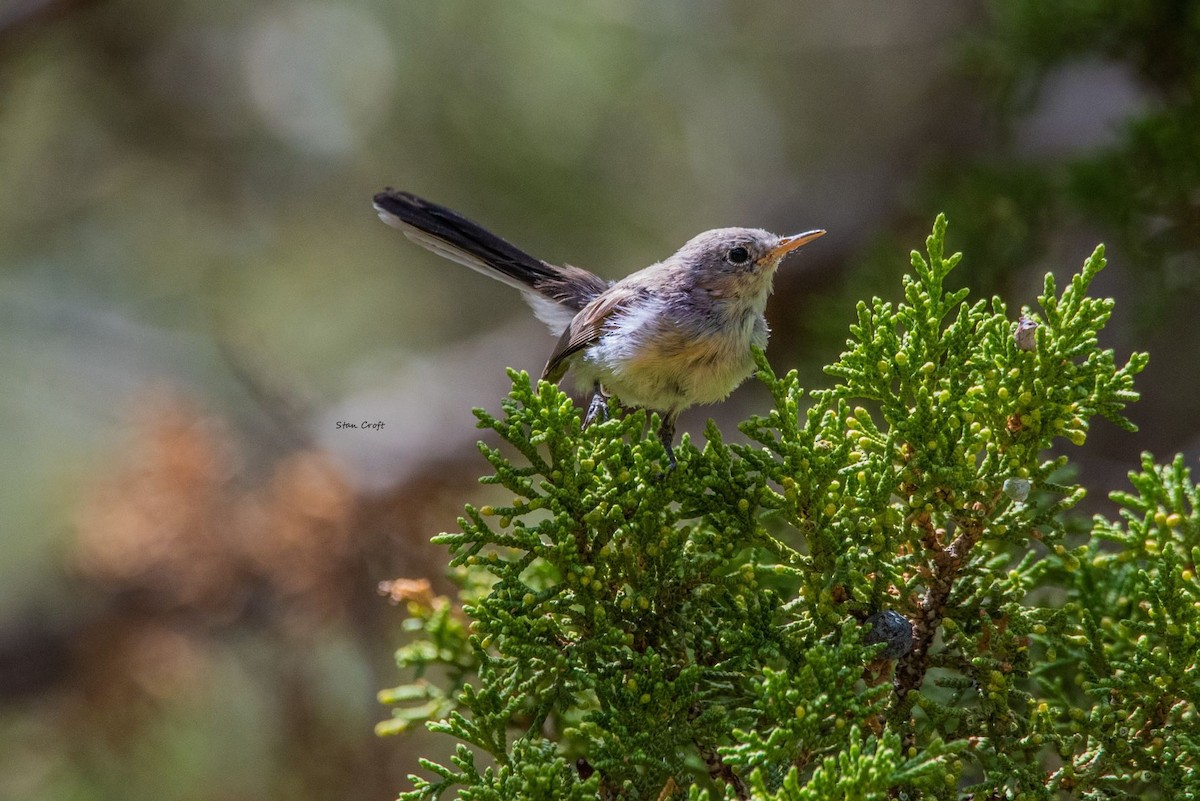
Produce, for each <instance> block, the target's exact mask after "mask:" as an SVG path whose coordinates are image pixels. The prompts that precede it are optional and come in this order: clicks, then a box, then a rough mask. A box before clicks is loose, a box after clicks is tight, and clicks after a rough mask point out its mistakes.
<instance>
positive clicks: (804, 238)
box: [767, 228, 825, 260]
mask: <svg viewBox="0 0 1200 801" xmlns="http://www.w3.org/2000/svg"><path fill="white" fill-rule="evenodd" d="M821 236H825V231H823V230H822V229H820V228H818V229H817V230H815V231H805V232H804V233H802V234H796V235H795V236H785V237H784V238H783V239H780V240H779V244H778V245H776V246H775V247H774V248H772V249H771V251H770V252H769V253H767V258H769V259H771V260H774V259H782V258H783V257H784V256H786V255H787V254H789V253H791V252H792V251H793V250H795V249H796V248H798V247H800V246H801V245H807V244H808V243H809V242H811V241H813V240H814V239H816V238H817V237H821Z"/></svg>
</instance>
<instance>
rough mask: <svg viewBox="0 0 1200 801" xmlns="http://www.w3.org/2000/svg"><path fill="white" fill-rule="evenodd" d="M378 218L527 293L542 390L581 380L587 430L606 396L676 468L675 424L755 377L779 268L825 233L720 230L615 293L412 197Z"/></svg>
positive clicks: (398, 195)
mask: <svg viewBox="0 0 1200 801" xmlns="http://www.w3.org/2000/svg"><path fill="white" fill-rule="evenodd" d="M375 210H376V211H377V212H379V218H380V219H381V220H383V221H384V222H385V223H387V224H388V225H391V226H393V227H395V228H399V229H400V230H401V231H403V232H404V235H405V236H407V237H408V238H409V239H411V240H412V241H414V242H416V243H417V244H418V245H422V246H424V247H426V248H428V249H429V250H432V251H433V252H434V253H436V254H438V255H439V256H443V257H445V258H447V259H450V260H451V261H456V262H458V263H459V264H463V265H466V266H467V267H470V268H471V269H473V270H477V271H479V272H481V273H483V274H484V275H487V276H490V277H492V278H495V279H497V280H499V281H503V282H504V283H506V284H508V285H509V286H512V287H515V288H516V289H519V290H521V294H522V295H524V296H525V300H527V301H528V302H529V305H530V306H532V307H533V311H534V313H535V314H536V315H537V316H538V319H540V320H541V321H542V322H544V323H546V325H548V326H550V330H551V332H552V333H553V334H554V335H555V336H557V337H558V344H557V345H556V346H555V347H554V351H553V352H552V353H551V354H550V359H549V360H548V361H547V362H546V367H545V369H544V370H542V378H544V379H546V380H548V381H555V382H557V381H560V380H561V379H562V377H563V375H564V374H565V373H566V372H567V369H568V368H574V371H575V375H576V377H577V379H578V382H579V385H580V387H581V388H590V389H591V390H592V393H593V394H592V402H591V404H590V405H589V407H588V413H587V417H586V418H585V420H584V425H587V424H588V423H590V422H591V421H592V420H593V419H595V418H596V417H597V416H603V415H604V414H605V413H606V410H607V405H606V403H605V401H606V399H607V397H608V396H609V395H616V396H617V397H618V398H619V399H620V400H621V402H622V403H624V404H625V405H626V406H640V407H643V408H646V409H649V410H652V411H656V412H659V414H660V417H661V421H662V422H661V426H660V428H659V431H658V435H659V438H660V439H661V440H662V444H663V447H665V448H666V451H667V459H668V462H669V464H670V467H671V468H674V467H675V451H674V449H673V447H672V445H673V443H674V440H675V419H676V418H677V417H678V416H679V413H680V412H681V411H683V410H684V409H686V408H688V407H689V406H694V405H696V404H699V403H716V402H717V401H720V400H724V399H725V398H726V397H727V396H728V395H729V393H730V392H732V391H733V390H734V389H735V388H736V387H737V386H738V385H739V384H741V383H742V382H743V381H745V380H746V378H747V377H748V376H749V375H750V374H751V373H752V372H754V358H753V356H752V354H751V346H753V345H757V346H759V347H765V346H766V344H767V334H768V328H767V321H766V319H765V318H764V317H763V310H764V309H765V308H766V305H767V296H768V295H770V294H771V282H772V279H773V278H774V276H775V268H776V267H778V266H779V263H780V262H781V261H782V260H783V258H784V257H785V256H787V255H788V254H789V253H791V252H792V251H793V250H795V249H796V248H798V247H800V246H801V245H804V244H806V243H808V242H811V241H813V240H814V239H816V238H817V237H819V236H822V235H823V234H824V233H825V232H824V231H822V230H816V231H807V232H805V233H803V234H796V235H795V236H776V235H775V234H772V233H768V232H767V231H763V230H761V229H758V228H717V229H715V230H712V231H705V232H704V233H702V234H699V235H698V236H696V237H694V238H693V239H692V240H691V241H689V242H688V243H687V244H686V245H684V246H683V247H682V248H680V249H679V250H678V251H676V253H675V254H674V255H672V256H671V257H670V258H667V259H665V260H664V261H660V262H658V263H657V264H652V265H650V266H649V267H646V268H645V269H642V270H638V271H637V272H635V273H633V274H632V275H629V276H626V277H625V278H622V279H621V280H620V281H616V282H609V281H605V280H604V279H602V278H600V277H599V276H597V275H593V274H592V273H590V272H588V271H587V270H581V269H580V268H578V267H572V266H570V265H562V266H559V265H554V264H548V263H547V262H544V261H542V260H541V259H536V258H534V257H533V256H530V255H529V254H527V253H525V252H524V251H522V250H520V249H519V248H517V247H515V246H514V245H512V244H510V243H508V242H506V241H505V240H503V239H501V238H500V237H498V236H496V235H495V234H492V233H490V232H488V231H486V230H484V229H483V228H481V227H480V226H479V225H476V224H475V223H473V222H471V221H470V220H468V219H466V218H465V217H463V216H462V215H460V214H458V213H457V212H454V211H452V210H450V209H448V208H446V207H444V206H439V205H437V204H435V203H430V202H429V201H427V200H423V199H422V198H419V197H417V196H416V195H413V194H410V193H408V192H400V191H397V190H395V189H385V190H384V191H383V192H380V193H379V194H378V195H376V196H375Z"/></svg>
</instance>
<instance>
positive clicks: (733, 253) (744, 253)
mask: <svg viewBox="0 0 1200 801" xmlns="http://www.w3.org/2000/svg"><path fill="white" fill-rule="evenodd" d="M729 260H730V261H731V262H733V263H734V264H745V263H746V262H748V261H750V251H748V250H746V249H745V248H744V247H741V246H740V245H739V246H738V247H736V248H732V249H731V250H730V251H729Z"/></svg>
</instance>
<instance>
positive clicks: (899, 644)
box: [863, 609, 913, 659]
mask: <svg viewBox="0 0 1200 801" xmlns="http://www.w3.org/2000/svg"><path fill="white" fill-rule="evenodd" d="M863 626H864V627H866V628H867V633H866V635H865V636H864V637H863V642H864V643H866V644H867V645H874V644H875V643H878V642H884V643H887V646H886V647H885V648H884V649H883V650H882V651H880V652H879V654H878V655H877V656H876V658H877V659H899V658H900V657H902V656H904V655H905V654H907V653H908V652H909V651H911V650H912V645H913V627H912V623H909V622H908V618H906V617H905V616H904V615H902V614H900V613H899V612H894V611H892V610H891V609H885V610H884V611H882V612H876V613H875V614H873V615H871V616H870V617H869V618H867V619H866V620H865V621H863Z"/></svg>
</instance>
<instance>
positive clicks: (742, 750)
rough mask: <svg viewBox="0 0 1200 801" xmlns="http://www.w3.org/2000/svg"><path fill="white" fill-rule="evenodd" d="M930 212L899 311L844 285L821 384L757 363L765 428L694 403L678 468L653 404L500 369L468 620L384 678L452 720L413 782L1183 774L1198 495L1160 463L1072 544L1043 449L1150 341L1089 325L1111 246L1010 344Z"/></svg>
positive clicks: (1098, 785)
mask: <svg viewBox="0 0 1200 801" xmlns="http://www.w3.org/2000/svg"><path fill="white" fill-rule="evenodd" d="M945 231H946V223H945V220H944V219H942V218H939V219H938V221H937V224H936V225H935V227H934V231H933V234H932V235H931V236H930V237H929V239H928V241H927V256H922V255H920V254H917V253H914V254H913V256H912V262H911V263H912V268H913V275H912V276H911V277H910V276H906V277H905V279H904V300H903V301H902V302H900V303H899V304H897V305H895V306H893V305H892V304H889V303H884V302H882V301H880V300H874V301H872V302H871V303H861V304H859V306H858V312H857V321H856V322H855V324H854V325H852V326H851V329H850V332H851V338H850V339H849V341H848V343H847V349H846V351H845V352H844V353H843V354H842V355H841V357H840V359H839V360H838V361H837V362H836V363H835V364H833V365H831V366H830V367H829V368H828V369H827V372H828V373H829V375H830V376H832V377H833V378H834V379H835V383H834V384H833V385H832V386H830V387H828V388H826V389H821V390H818V391H815V392H812V393H805V392H804V391H803V390H802V389H801V388H800V387H799V386H798V381H797V377H796V374H795V373H794V372H793V373H790V374H788V375H785V376H783V377H778V376H776V375H775V374H774V373H773V372H772V371H771V369H770V367H769V365H768V364H767V362H766V360H765V357H764V356H763V355H762V354H761V353H759V354H757V356H758V360H759V366H760V373H759V377H760V379H761V380H762V381H764V382H765V384H766V385H767V386H768V387H769V388H770V390H771V393H772V396H773V400H774V403H773V408H772V409H771V410H770V411H769V412H768V413H767V414H766V415H765V416H763V417H757V418H753V419H751V420H750V421H748V422H746V423H745V424H743V426H742V431H743V433H744V434H745V435H746V436H747V437H748V438H749V439H750V440H751V443H752V444H748V445H740V444H727V443H725V442H724V440H723V438H722V436H721V433H720V432H719V431H718V430H717V429H716V428H715V426H713V425H711V424H710V425H709V427H708V430H707V431H706V439H707V443H706V444H705V446H704V448H703V450H698V449H697V448H695V447H694V446H692V445H691V444H690V442H689V441H688V440H687V439H686V438H685V440H684V443H683V444H682V445H681V447H680V448H679V449H678V455H679V459H680V464H679V468H678V469H677V470H675V471H673V472H669V473H667V474H665V475H663V474H662V473H661V472H660V471H662V469H663V467H664V460H665V454H664V452H663V449H662V446H661V445H660V444H659V443H658V442H657V441H656V440H655V439H654V438H653V437H646V436H645V430H646V426H647V423H648V422H649V423H650V425H651V426H653V421H648V420H647V419H646V414H645V413H644V412H635V413H632V414H629V415H627V416H625V417H620V416H619V415H615V416H614V417H613V419H611V420H609V421H607V422H604V423H600V424H597V425H594V426H591V427H589V428H588V429H586V430H583V431H580V429H579V426H580V414H579V410H578V409H577V408H576V407H575V405H574V404H573V403H572V402H571V400H570V399H569V398H567V397H566V396H565V395H564V394H562V393H561V392H560V391H559V390H558V389H557V387H554V386H551V385H549V384H546V383H539V384H538V385H537V386H536V387H535V386H532V385H531V383H530V381H529V379H528V377H527V376H526V375H524V374H520V373H513V374H512V379H513V389H512V394H511V395H510V396H509V397H508V398H507V399H506V400H505V401H504V403H503V409H504V415H503V417H493V416H491V415H489V414H486V413H484V412H477V414H478V415H479V418H480V421H481V425H482V426H484V427H487V428H490V429H492V430H494V431H495V432H496V433H497V434H498V435H499V437H500V438H501V439H502V440H503V441H504V443H505V446H504V447H503V448H492V447H489V446H482V445H481V449H482V451H483V454H484V456H485V457H486V458H487V460H488V462H489V463H490V464H491V466H492V469H493V470H494V473H493V474H492V475H490V476H488V477H486V478H485V479H483V480H484V481H485V482H486V483H491V484H497V485H500V486H502V487H504V488H505V489H506V490H508V491H509V492H511V493H512V494H513V496H514V497H513V500H512V502H511V503H510V504H508V505H505V506H495V507H489V506H485V507H480V508H475V507H468V508H467V510H466V514H465V516H464V517H463V518H462V519H461V521H460V523H461V527H462V531H461V533H456V534H445V535H441V536H439V537H437V538H436V541H438V542H441V543H443V544H445V545H446V546H448V548H449V549H450V553H451V555H452V562H451V564H452V565H453V566H454V567H455V568H457V569H458V570H459V571H460V573H459V574H458V575H459V576H460V579H461V580H462V581H463V582H464V592H463V595H462V596H461V603H462V607H461V612H459V611H457V610H456V609H454V608H452V607H451V606H450V605H449V602H448V601H447V600H445V599H432V600H425V601H422V602H421V603H419V604H416V606H415V607H413V608H411V609H410V612H412V613H413V614H414V618H413V619H414V620H415V621H416V623H415V626H416V627H417V628H419V629H420V630H422V631H424V632H425V637H424V639H422V640H418V641H417V642H416V643H414V644H412V645H410V646H408V647H406V648H405V649H404V650H402V651H401V652H400V655H401V665H402V667H405V668H410V669H416V670H417V671H418V672H422V671H426V670H432V671H435V672H439V671H440V672H444V674H445V677H446V678H445V680H444V681H443V682H441V684H440V685H439V686H440V687H441V689H437V690H435V689H433V688H432V687H431V685H430V684H428V683H427V682H426V681H425V680H423V679H422V680H420V681H417V682H416V683H414V684H410V685H406V686H405V687H402V688H399V689H398V690H395V691H390V692H391V694H392V695H391V696H390V697H389V700H396V701H398V702H401V703H403V704H405V706H403V707H402V708H401V709H398V710H397V720H399V721H401V723H400V724H399V725H400V727H401V728H403V727H405V726H407V725H409V724H410V723H411V722H412V721H414V720H417V719H420V718H422V717H424V718H427V719H428V720H429V721H430V722H429V724H428V725H429V727H430V728H431V729H433V730H434V731H440V732H444V733H447V734H450V735H451V736H453V737H454V738H457V739H458V740H459V741H461V743H462V745H460V746H459V749H458V752H457V754H456V755H455V757H454V758H453V760H452V764H451V766H449V767H446V766H441V765H437V764H434V763H432V762H429V761H423V762H422V765H423V767H424V768H425V770H427V771H429V772H430V773H432V774H433V776H434V778H432V779H430V778H421V777H413V782H414V788H413V789H412V790H411V791H410V792H408V793H405V794H404V795H403V796H401V797H402V798H403V799H408V800H409V801H420V800H421V799H426V798H436V797H439V796H441V795H442V794H444V793H446V792H447V791H451V790H453V791H454V792H457V794H458V796H457V797H459V798H463V799H483V798H488V799H490V798H596V797H599V798H602V799H618V798H620V799H651V800H652V801H653V800H654V799H666V798H671V797H676V798H683V797H687V798H690V799H692V801H716V799H756V801H767V800H768V799H770V800H771V801H793V799H817V798H820V799H825V798H847V799H849V798H854V799H883V798H891V797H908V798H945V799H949V798H958V797H961V796H962V795H963V794H964V793H965V794H966V795H967V797H971V796H974V797H978V798H1046V799H1049V798H1055V797H1058V796H1057V795H1056V794H1057V793H1061V792H1069V793H1072V794H1074V797H1079V798H1100V797H1106V798H1107V797H1121V796H1126V797H1133V796H1134V795H1135V794H1137V795H1139V797H1160V798H1193V797H1196V795H1195V794H1196V792H1197V790H1196V789H1195V786H1196V785H1198V784H1200V782H1198V781H1197V776H1196V771H1197V770H1198V765H1200V762H1198V757H1200V749H1198V742H1200V741H1198V739H1197V738H1198V737H1200V726H1198V725H1197V720H1196V715H1197V710H1196V703H1197V700H1198V699H1197V694H1198V692H1200V679H1198V677H1197V674H1198V672H1200V671H1198V670H1197V659H1196V651H1197V647H1196V645H1197V637H1200V624H1198V622H1197V614H1198V613H1197V610H1198V609H1200V594H1198V593H1200V589H1198V585H1197V582H1196V577H1195V570H1196V567H1195V563H1196V558H1197V556H1198V555H1200V542H1198V540H1197V534H1196V532H1197V531H1198V528H1197V526H1198V525H1200V520H1198V519H1197V516H1196V515H1197V512H1196V491H1195V488H1194V487H1193V486H1192V484H1191V483H1190V481H1189V479H1188V476H1187V471H1186V470H1185V468H1184V466H1183V465H1182V462H1180V461H1177V462H1176V463H1175V464H1174V465H1173V466H1172V467H1170V468H1156V467H1154V465H1153V463H1152V462H1151V461H1150V460H1149V457H1147V461H1146V465H1145V469H1146V472H1145V473H1144V474H1142V475H1140V476H1134V477H1133V481H1134V486H1135V488H1136V489H1137V491H1138V495H1137V496H1134V495H1120V496H1118V497H1117V500H1118V502H1120V503H1121V504H1122V505H1123V506H1124V509H1125V511H1123V513H1122V522H1120V523H1110V522H1108V521H1106V520H1104V519H1102V518H1097V520H1096V521H1095V524H1094V531H1093V535H1092V536H1091V537H1090V538H1089V539H1088V540H1087V541H1086V542H1084V543H1082V544H1078V545H1073V544H1072V543H1071V542H1069V541H1068V539H1067V529H1066V517H1065V515H1064V513H1065V512H1067V511H1068V510H1069V509H1071V507H1073V506H1074V505H1075V504H1076V503H1078V501H1079V500H1080V499H1081V498H1082V497H1083V495H1084V490H1083V488H1081V487H1076V486H1069V485H1063V484H1061V483H1057V482H1061V481H1062V476H1064V475H1065V474H1066V471H1065V470H1064V468H1065V467H1066V466H1067V458H1066V457H1065V456H1059V457H1057V458H1047V457H1046V453H1047V451H1049V450H1050V449H1052V448H1054V447H1057V446H1060V445H1065V444H1069V443H1074V444H1082V443H1083V441H1084V440H1085V438H1086V436H1087V433H1088V431H1089V427H1090V425H1091V422H1092V418H1094V417H1096V416H1101V417H1104V418H1106V419H1108V420H1110V421H1112V422H1113V423H1115V424H1117V425H1120V426H1123V427H1125V428H1129V429H1132V426H1131V424H1130V423H1129V422H1128V420H1126V419H1125V418H1124V416H1123V410H1124V407H1125V405H1126V404H1128V403H1130V402H1132V401H1134V400H1136V398H1137V394H1136V393H1135V392H1134V390H1133V377H1134V375H1135V374H1136V373H1138V372H1139V371H1140V370H1141V369H1142V368H1143V367H1144V366H1145V364H1146V357H1145V356H1144V355H1142V354H1134V355H1133V356H1132V357H1131V358H1130V359H1129V360H1128V362H1127V363H1125V364H1124V365H1118V363H1117V361H1116V359H1115V357H1114V354H1113V353H1112V351H1110V350H1102V349H1099V348H1098V347H1097V344H1096V343H1097V335H1098V333H1099V331H1100V330H1101V329H1102V328H1103V326H1104V324H1105V323H1106V322H1107V320H1108V318H1109V315H1110V313H1111V310H1112V302H1111V301H1109V300H1103V299H1096V298H1091V297H1089V296H1088V294H1087V291H1088V286H1089V284H1090V282H1091V281H1092V279H1093V278H1094V277H1095V275H1096V274H1097V273H1098V272H1099V271H1100V270H1101V269H1102V268H1103V267H1104V258H1103V251H1102V249H1097V251H1096V252H1095V253H1094V254H1093V255H1092V256H1091V257H1090V258H1089V259H1088V260H1087V261H1086V262H1085V264H1084V266H1083V268H1082V270H1081V271H1080V272H1079V274H1077V275H1076V276H1074V277H1073V278H1072V279H1071V280H1070V282H1069V283H1068V284H1067V285H1066V287H1065V288H1064V289H1063V290H1062V291H1061V292H1059V291H1058V290H1057V288H1056V282H1055V281H1054V279H1053V277H1052V276H1047V278H1046V283H1045V291H1044V293H1043V294H1042V295H1041V296H1040V297H1039V298H1038V299H1037V306H1036V310H1034V309H1029V308H1025V309H1023V310H1022V312H1023V315H1024V316H1026V317H1027V318H1030V319H1034V320H1037V321H1038V322H1040V326H1039V327H1038V328H1037V330H1036V334H1035V336H1034V338H1033V339H1032V340H1030V341H1028V342H1024V343H1023V345H1024V346H1023V347H1022V346H1019V345H1018V341H1017V340H1016V339H1015V338H1014V333H1015V331H1016V329H1017V320H1016V319H1015V318H1016V317H1017V315H1016V314H1013V313H1010V312H1009V310H1008V309H1007V307H1006V306H1005V304H1004V303H1003V302H1002V301H1000V300H999V299H992V300H991V301H980V302H976V303H974V304H970V303H968V302H967V299H966V290H958V291H947V290H946V289H945V288H944V286H943V284H944V281H945V278H946V276H947V274H948V273H949V272H950V271H951V270H952V269H953V268H954V267H955V266H956V265H957V264H958V263H959V261H960V256H959V255H958V254H954V255H950V256H947V255H946V254H945V250H944V240H945ZM883 609H888V610H895V611H897V612H899V613H901V614H902V615H904V616H905V617H906V618H907V619H908V620H909V621H910V622H911V623H912V627H913V646H912V649H911V650H910V651H909V652H908V653H907V654H905V655H904V656H902V657H901V658H899V659H898V660H896V661H890V660H886V659H883V658H882V657H880V656H879V655H880V654H881V653H882V652H883V650H884V648H885V646H884V645H883V644H872V645H866V644H864V641H863V640H864V635H865V633H866V632H865V630H864V629H863V626H862V622H863V621H864V620H866V618H867V617H868V616H870V615H871V614H872V613H874V612H877V611H879V610H883ZM467 620H469V621H470V622H469V626H468V624H467V623H466V621H467ZM1114 621H1119V622H1114ZM481 755H486V758H487V759H488V760H490V761H492V762H494V765H493V766H492V767H489V768H486V769H483V770H480V769H479V768H477V767H476V765H475V760H476V759H477V758H479V757H480V756H481ZM572 763H573V765H574V766H573V767H572V766H571V765H572ZM1189 793H1190V794H1189Z"/></svg>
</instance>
